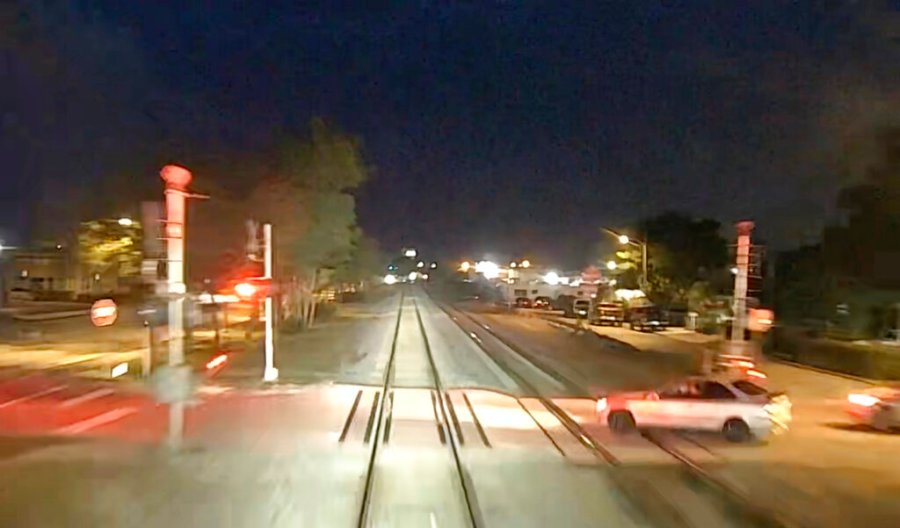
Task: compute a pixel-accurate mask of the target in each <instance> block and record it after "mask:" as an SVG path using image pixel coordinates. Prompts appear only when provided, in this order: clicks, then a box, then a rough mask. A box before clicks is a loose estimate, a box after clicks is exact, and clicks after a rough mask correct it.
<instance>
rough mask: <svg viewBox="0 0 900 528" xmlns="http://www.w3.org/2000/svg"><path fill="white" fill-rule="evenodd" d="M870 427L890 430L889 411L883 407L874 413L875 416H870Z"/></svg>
mask: <svg viewBox="0 0 900 528" xmlns="http://www.w3.org/2000/svg"><path fill="white" fill-rule="evenodd" d="M871 425H872V429H875V430H876V431H881V432H883V433H884V432H888V431H890V430H891V413H890V412H888V411H887V410H885V409H882V410H880V411H878V412H877V413H875V416H873V417H872V422H871Z"/></svg>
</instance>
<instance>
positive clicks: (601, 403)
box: [597, 398, 609, 412]
mask: <svg viewBox="0 0 900 528" xmlns="http://www.w3.org/2000/svg"><path fill="white" fill-rule="evenodd" d="M608 406H609V402H607V401H606V398H597V412H603V411H605V410H606V407H608Z"/></svg>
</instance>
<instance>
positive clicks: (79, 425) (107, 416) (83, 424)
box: [56, 407, 137, 434]
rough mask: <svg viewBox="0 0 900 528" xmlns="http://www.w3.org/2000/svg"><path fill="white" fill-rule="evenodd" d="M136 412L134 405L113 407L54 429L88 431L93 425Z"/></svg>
mask: <svg viewBox="0 0 900 528" xmlns="http://www.w3.org/2000/svg"><path fill="white" fill-rule="evenodd" d="M136 412H137V409H136V408H134V407H122V408H119V409H113V410H111V411H107V412H105V413H103V414H98V415H97V416H94V417H93V418H88V419H87V420H82V421H80V422H75V423H73V424H72V425H67V426H65V427H62V428H60V429H57V430H56V434H79V433H83V432H85V431H89V430H91V429H93V428H95V427H100V426H101V425H107V424H110V423H112V422H115V421H116V420H121V419H122V418H125V417H126V416H128V415H130V414H134V413H136Z"/></svg>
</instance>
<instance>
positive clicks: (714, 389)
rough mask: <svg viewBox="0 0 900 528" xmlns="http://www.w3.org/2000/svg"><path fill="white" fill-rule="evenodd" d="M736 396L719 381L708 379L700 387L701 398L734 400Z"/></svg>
mask: <svg viewBox="0 0 900 528" xmlns="http://www.w3.org/2000/svg"><path fill="white" fill-rule="evenodd" d="M735 398H736V397H735V395H734V393H733V392H731V391H730V390H729V389H728V387H726V386H725V385H722V384H721V383H719V382H717V381H707V382H705V383H703V386H702V387H701V388H700V399H701V400H734V399H735Z"/></svg>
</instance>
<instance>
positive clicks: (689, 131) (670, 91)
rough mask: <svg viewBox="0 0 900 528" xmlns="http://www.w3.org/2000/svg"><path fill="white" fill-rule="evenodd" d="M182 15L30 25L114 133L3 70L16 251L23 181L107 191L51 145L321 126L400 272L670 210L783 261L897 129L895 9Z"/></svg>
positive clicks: (561, 6) (248, 142)
mask: <svg viewBox="0 0 900 528" xmlns="http://www.w3.org/2000/svg"><path fill="white" fill-rule="evenodd" d="M183 4H184V3H183V2H121V1H117V0H104V1H100V2H78V1H72V2H69V3H68V6H67V7H66V8H65V9H64V11H65V14H66V18H64V21H63V22H60V19H61V18H63V17H62V15H60V14H59V13H60V9H62V8H52V9H51V8H46V9H37V8H28V9H29V10H30V11H29V12H30V16H31V17H32V22H33V23H37V24H38V25H40V27H42V28H43V29H42V31H41V32H40V34H41V35H42V38H44V39H45V41H46V42H47V43H49V44H48V45H49V46H50V47H51V48H53V49H55V50H56V51H55V52H56V53H57V54H59V55H60V56H61V57H62V59H61V60H62V61H63V64H65V65H66V66H67V69H66V71H67V73H66V76H67V78H71V79H75V81H73V82H74V83H75V84H76V85H77V89H76V91H77V90H82V91H83V92H85V93H92V94H95V95H96V97H97V100H98V101H99V103H97V102H96V101H95V104H98V105H99V107H102V108H107V109H108V111H101V112H94V113H92V114H89V115H88V116H80V117H73V115H70V114H72V113H73V111H72V110H59V111H60V112H63V113H66V112H69V114H66V117H65V118H60V119H59V120H58V124H57V125H53V126H44V125H43V124H41V123H43V122H42V121H40V119H38V118H36V117H33V115H32V114H34V115H37V113H40V112H37V111H34V112H37V113H34V112H32V111H31V110H29V108H30V106H35V103H34V101H35V100H37V99H36V98H39V97H44V98H45V99H46V100H52V101H58V100H61V99H65V98H67V97H69V96H68V95H66V94H65V93H63V92H60V91H58V90H57V91H54V90H55V88H54V89H51V90H50V91H49V92H47V93H44V92H42V91H41V90H32V89H31V88H32V87H33V86H37V85H40V84H41V82H42V81H41V78H40V76H38V77H37V80H35V79H33V78H32V76H31V73H30V68H31V67H32V65H33V62H30V61H33V59H29V58H27V57H26V58H23V57H21V56H16V53H17V52H16V51H15V50H14V51H13V54H12V57H13V58H12V59H11V63H15V64H16V66H15V67H14V72H13V73H14V74H15V75H14V78H15V79H16V80H15V81H14V82H13V83H11V84H12V87H11V88H10V86H7V87H6V88H4V92H3V94H4V95H3V99H0V101H10V102H12V103H13V104H12V105H10V106H11V109H10V108H4V109H3V112H4V126H5V127H10V126H12V125H11V124H10V123H14V124H15V126H16V127H17V129H18V130H19V131H20V135H19V136H16V137H19V138H21V137H25V136H26V135H27V136H28V137H38V138H41V139H42V140H43V143H41V144H42V145H45V146H44V147H42V148H43V149H44V150H43V151H41V154H40V155H38V156H34V155H32V158H31V159H30V161H28V160H26V158H27V157H28V156H27V155H26V154H27V152H28V149H27V148H23V147H22V145H21V144H17V143H15V142H14V141H13V140H12V139H11V138H12V135H11V134H5V135H4V136H5V138H6V139H4V140H3V143H4V144H3V145H2V147H3V150H2V151H0V152H2V155H3V160H4V166H6V167H10V168H11V169H10V170H8V171H7V174H5V175H4V176H3V177H4V179H5V182H8V184H7V185H4V187H5V188H6V192H4V194H3V196H0V199H3V201H4V203H6V204H7V207H4V211H3V212H2V215H0V221H2V226H3V227H4V228H5V229H6V230H7V231H12V232H15V231H17V230H18V231H21V230H23V229H25V228H26V227H28V226H29V225H31V224H32V223H34V219H33V216H34V215H33V214H30V212H31V210H32V209H31V208H30V206H29V205H28V204H30V203H31V201H29V200H32V201H33V200H34V199H35V192H36V191H33V190H32V191H30V192H29V191H27V189H26V188H27V187H29V186H26V185H25V184H24V183H23V182H25V181H27V180H30V178H27V177H25V176H24V175H25V174H26V173H32V172H37V173H39V174H38V176H37V177H38V178H39V179H41V180H42V181H44V180H46V181H52V180H53V179H54V178H57V179H59V178H61V177H63V175H64V177H65V178H66V179H67V180H68V181H70V182H72V181H76V182H79V181H82V180H83V181H84V182H86V185H89V182H90V181H93V180H92V178H95V177H97V174H98V173H100V172H102V171H103V168H102V167H103V166H104V165H105V160H104V158H103V154H96V155H95V156H94V158H93V161H92V162H91V163H88V164H87V165H86V166H84V167H82V166H79V167H81V168H80V169H79V170H77V171H72V170H71V163H72V161H71V159H72V158H73V157H78V153H77V152H74V153H73V152H72V150H73V149H69V150H65V149H56V148H47V147H46V145H47V144H48V142H51V139H48V138H53V139H54V140H57V141H64V140H63V139H61V138H68V137H69V136H70V135H71V134H72V133H73V131H74V130H77V131H78V134H77V135H78V137H79V138H81V139H80V140H79V141H82V143H79V144H80V145H83V147H84V149H93V148H94V147H95V145H97V144H100V146H101V147H102V148H101V150H102V149H107V150H108V151H110V152H111V153H113V154H121V153H122V152H128V149H129V148H132V147H134V146H135V145H136V144H141V145H145V144H146V142H147V141H148V140H147V139H146V138H147V137H153V138H157V139H158V138H159V136H160V135H162V136H167V135H171V136H173V137H178V138H179V141H180V142H181V143H183V144H188V145H190V149H192V150H193V151H195V152H196V151H200V150H203V149H209V150H210V151H228V150H229V149H238V150H253V149H257V148H265V147H266V146H268V145H269V144H270V142H271V140H272V135H273V131H275V130H276V129H278V128H281V127H287V128H294V129H298V130H299V129H302V128H303V127H304V126H305V123H307V122H308V120H309V118H310V117H312V116H314V115H321V116H326V117H328V118H330V119H331V120H332V121H334V122H335V123H337V124H338V125H340V126H341V127H342V128H343V129H345V130H347V131H348V132H351V133H353V134H355V135H358V136H359V137H360V138H361V139H362V140H363V144H364V148H365V156H366V159H367V161H368V162H369V163H371V164H372V165H373V166H374V167H375V172H374V173H373V178H372V180H371V181H370V182H369V184H367V186H366V187H365V188H364V189H363V191H361V193H360V201H359V207H358V209H359V215H360V221H361V224H362V226H363V228H364V229H365V230H366V231H367V232H369V233H371V234H372V235H374V236H375V237H376V238H378V239H379V240H380V241H381V242H382V245H383V246H384V247H386V248H390V249H393V248H395V247H397V246H399V245H400V244H402V243H415V244H417V245H420V246H425V247H426V249H432V248H433V249H435V250H438V249H439V250H441V251H442V252H443V253H445V254H446V255H447V256H454V257H455V256H463V255H471V256H480V254H481V253H482V252H484V251H488V250H495V251H499V252H501V253H503V252H513V251H516V252H520V253H523V254H528V255H530V256H534V257H537V258H545V259H552V260H554V261H556V262H562V263H567V262H573V263H574V262H577V261H579V260H581V259H583V258H584V257H585V256H586V251H587V250H588V249H589V248H590V246H591V245H592V244H593V243H594V242H595V241H596V240H597V239H598V238H599V236H598V235H596V234H595V230H596V228H597V227H598V226H600V225H620V224H622V223H625V222H627V221H629V220H633V219H635V218H636V217H639V216H641V215H643V214H649V213H654V212H660V211H662V210H665V209H685V210H689V211H692V212H694V213H695V214H697V215H709V216H713V217H716V218H718V219H720V220H721V221H723V222H724V223H731V222H733V221H735V220H738V219H740V218H743V217H751V218H754V219H755V220H756V221H757V224H758V225H759V226H760V231H761V233H762V234H763V235H764V236H765V237H766V238H767V239H769V240H770V241H772V242H773V243H775V244H781V245H785V244H791V243H796V242H798V241H805V240H809V238H810V237H811V236H814V235H815V234H816V233H817V232H818V229H819V227H820V226H821V224H822V223H823V222H824V221H826V220H827V219H828V216H829V214H830V213H829V208H830V203H831V202H832V200H833V196H834V193H835V191H836V189H837V187H838V186H839V185H840V184H842V183H846V181H847V179H848V178H852V177H853V175H852V171H851V173H850V175H849V176H848V175H847V174H845V173H844V172H842V171H841V170H839V167H840V162H841V161H842V159H843V157H844V153H845V152H846V151H847V149H848V148H851V147H852V146H853V144H854V140H855V138H859V137H862V136H865V134H866V131H867V130H868V129H869V127H871V126H872V125H873V124H876V123H878V122H881V121H883V120H884V119H886V118H889V117H890V116H891V115H892V114H891V112H894V113H895V114H896V110H897V109H898V108H900V106H898V100H900V99H898V91H897V88H898V86H900V80H898V73H897V72H898V71H900V68H898V66H900V63H898V60H897V59H898V48H897V45H896V40H895V39H896V37H897V36H900V26H898V25H897V24H896V22H897V19H896V17H894V15H896V14H897V11H896V10H895V9H894V8H893V7H892V6H890V5H888V4H887V3H882V2H862V1H860V2H854V1H849V0H846V1H840V0H834V1H825V0H820V1H809V2H802V1H796V2H788V1H773V2H721V1H709V2H707V1H685V2H660V1H656V2H651V1H647V2H635V1H622V2H618V1H616V2H597V1H585V2H532V1H526V0H523V1H517V2H514V1H499V2H490V1H488V0H480V1H473V2H428V1H420V2H366V3H365V4H382V5H388V4H390V5H392V6H400V7H391V8H387V7H384V8H373V7H366V8H363V7H353V6H352V5H351V4H349V3H346V2H324V3H323V4H324V5H329V6H331V7H328V8H313V7H298V5H300V4H305V3H301V2H276V1H266V2H229V1H217V2H202V3H200V2H198V3H193V2H190V4H192V5H195V6H196V7H189V8H186V7H184V5H183ZM88 5H90V6H91V9H88V8H87V7H86V6H88ZM335 5H341V6H342V7H334V6H335ZM201 6H214V7H201ZM34 21H37V22H34ZM51 77H52V75H51ZM32 83H33V84H32ZM44 84H46V82H45V83H44ZM10 90H11V91H10ZM36 93H39V94H41V93H42V94H43V95H35V94H36ZM4 105H5V103H4ZM39 106H41V109H42V111H45V109H44V106H46V105H39ZM148 107H152V108H153V109H155V110H153V111H151V112H150V114H152V115H154V116H155V118H154V120H153V122H152V123H149V124H148V122H147V120H148V118H147V115H148V112H147V111H145V110H146V108H148ZM74 113H76V114H77V111H75V112H74ZM11 116H13V117H11ZM160 116H162V117H160ZM94 118H96V119H97V120H98V123H97V124H93V123H92V124H91V127H92V130H94V132H91V131H87V132H84V131H82V130H81V127H82V126H83V123H84V122H85V119H87V120H89V121H90V120H91V119H94ZM160 123H163V124H160ZM154 127H155V128H154ZM89 128H90V127H89ZM160 128H162V129H163V130H164V132H159V129H160ZM151 129H153V130H155V131H156V132H153V133H150V132H147V131H148V130H151ZM23 130H24V131H25V132H24V133H21V132H22V131H23ZM92 134H93V135H92ZM147 134H150V136H147ZM154 134H155V135H154ZM169 139H170V138H168V137H166V140H167V141H168V140H169ZM848 145H850V147H848ZM98 152H99V151H98ZM113 154H110V155H113ZM35 157H36V158H38V159H40V160H41V161H40V162H35V161H34V158H35ZM80 159H82V158H79V160H80ZM29 163H30V165H29ZM10 172H12V173H13V174H12V175H11V174H9V173H10ZM73 172H74V174H73ZM153 172H154V167H152V166H149V165H148V166H147V167H146V174H141V175H131V176H129V177H131V178H143V179H150V178H152V174H153ZM217 177H218V178H221V179H222V180H223V181H225V182H226V183H227V181H228V180H230V179H231V180H233V179H236V178H239V177H240V175H239V174H221V175H217ZM152 183H153V184H154V185H155V184H156V182H152ZM23 196H26V197H27V199H22V197H23Z"/></svg>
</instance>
